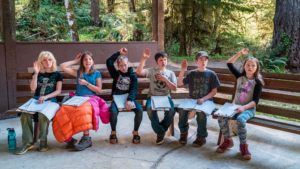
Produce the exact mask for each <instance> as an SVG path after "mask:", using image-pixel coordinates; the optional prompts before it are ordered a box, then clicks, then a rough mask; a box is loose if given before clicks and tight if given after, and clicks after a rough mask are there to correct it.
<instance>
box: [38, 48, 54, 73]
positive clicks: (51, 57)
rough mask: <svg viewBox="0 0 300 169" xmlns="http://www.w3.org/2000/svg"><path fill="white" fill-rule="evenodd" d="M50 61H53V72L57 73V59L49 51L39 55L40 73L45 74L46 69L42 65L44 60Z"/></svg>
mask: <svg viewBox="0 0 300 169" xmlns="http://www.w3.org/2000/svg"><path fill="white" fill-rule="evenodd" d="M45 58H46V59H50V60H52V67H51V72H55V71H57V65H56V59H55V57H54V55H53V54H52V53H51V52H49V51H42V52H41V53H40V54H39V57H38V60H37V63H38V66H39V68H40V71H41V72H45V68H44V66H43V64H42V62H43V60H44V59H45Z"/></svg>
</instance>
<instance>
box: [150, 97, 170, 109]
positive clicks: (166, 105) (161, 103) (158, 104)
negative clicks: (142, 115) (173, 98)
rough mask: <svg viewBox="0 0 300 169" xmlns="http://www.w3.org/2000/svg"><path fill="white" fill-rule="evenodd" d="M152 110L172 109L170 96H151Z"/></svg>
mask: <svg viewBox="0 0 300 169" xmlns="http://www.w3.org/2000/svg"><path fill="white" fill-rule="evenodd" d="M151 107H152V110H170V108H171V104H170V102H169V97H168V96H151Z"/></svg>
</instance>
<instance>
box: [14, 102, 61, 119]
mask: <svg viewBox="0 0 300 169" xmlns="http://www.w3.org/2000/svg"><path fill="white" fill-rule="evenodd" d="M58 109H59V104H57V103H55V102H51V101H45V102H43V103H39V102H38V100H36V99H33V98H31V99H30V100H28V101H27V102H26V103H24V104H23V105H22V106H20V107H19V108H18V111H21V112H23V113H30V114H35V113H36V112H38V113H42V114H44V115H45V116H46V117H47V118H48V120H51V119H52V118H53V117H54V115H55V113H56V112H57V110H58Z"/></svg>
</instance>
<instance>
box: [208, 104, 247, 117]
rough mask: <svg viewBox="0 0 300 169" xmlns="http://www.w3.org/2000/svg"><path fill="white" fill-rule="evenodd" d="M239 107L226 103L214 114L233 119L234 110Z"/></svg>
mask: <svg viewBox="0 0 300 169" xmlns="http://www.w3.org/2000/svg"><path fill="white" fill-rule="evenodd" d="M239 107H241V106H240V105H236V104H232V103H228V102H227V103H225V104H224V105H223V106H222V107H221V108H220V109H219V110H218V111H216V112H215V113H214V114H215V115H217V116H222V117H233V116H234V115H235V114H236V111H235V110H236V109H237V108H239Z"/></svg>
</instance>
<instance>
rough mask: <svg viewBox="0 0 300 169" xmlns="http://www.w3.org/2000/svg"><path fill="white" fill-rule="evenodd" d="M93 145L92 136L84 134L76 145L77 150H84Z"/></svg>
mask: <svg viewBox="0 0 300 169" xmlns="http://www.w3.org/2000/svg"><path fill="white" fill-rule="evenodd" d="M91 146H92V138H91V137H90V136H82V137H81V139H80V141H79V143H78V144H77V145H75V148H74V150H75V151H82V150H84V149H86V148H89V147H91Z"/></svg>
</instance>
